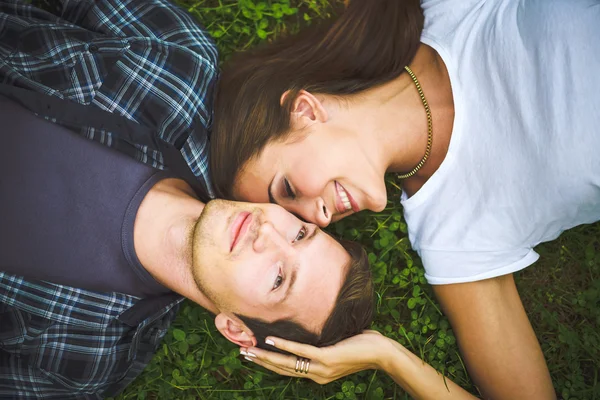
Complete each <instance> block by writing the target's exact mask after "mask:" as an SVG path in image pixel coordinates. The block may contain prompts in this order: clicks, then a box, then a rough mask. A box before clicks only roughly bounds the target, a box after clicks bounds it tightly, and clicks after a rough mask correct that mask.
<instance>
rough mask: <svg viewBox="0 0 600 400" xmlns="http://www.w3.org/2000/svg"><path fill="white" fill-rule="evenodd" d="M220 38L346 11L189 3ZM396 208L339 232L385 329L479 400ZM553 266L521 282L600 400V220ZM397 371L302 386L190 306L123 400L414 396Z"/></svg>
mask: <svg viewBox="0 0 600 400" xmlns="http://www.w3.org/2000/svg"><path fill="white" fill-rule="evenodd" d="M179 3H180V4H181V5H183V6H184V7H186V8H187V9H188V10H190V12H191V13H192V14H193V15H194V16H196V17H197V18H198V19H199V20H200V21H202V22H203V24H204V25H205V26H206V27H207V29H208V30H209V32H211V34H212V35H213V36H214V37H215V39H216V41H217V43H218V46H219V49H220V50H221V55H222V57H227V56H228V55H229V54H231V52H233V51H235V50H236V49H244V48H248V47H249V46H253V45H255V44H256V43H258V42H260V41H261V40H269V38H272V37H274V36H275V35H278V34H280V33H281V32H285V31H292V32H293V31H294V30H296V29H298V27H299V26H300V25H302V24H305V23H311V22H312V21H313V20H315V19H319V18H327V17H328V16H329V15H331V13H332V12H333V10H334V9H336V8H338V7H339V5H340V4H339V3H335V2H329V1H326V0H311V1H299V0H294V1H292V0H270V1H268V0H256V1H252V0H239V1H232V0H180V1H179ZM388 188H389V199H390V201H389V205H388V208H386V210H385V211H384V212H382V213H379V214H373V213H369V212H363V213H360V214H359V215H355V216H353V217H351V218H347V219H345V220H343V221H341V222H339V223H337V224H335V225H334V226H332V228H331V230H332V232H334V233H335V234H337V235H340V236H343V237H345V238H349V239H353V240H358V241H359V242H361V243H362V244H363V245H364V246H365V247H366V248H367V250H368V252H369V253H370V258H371V261H372V266H373V270H374V276H375V282H376V292H377V298H378V303H377V317H376V319H375V322H374V325H373V328H374V329H377V330H379V331H380V332H382V333H384V334H385V335H387V336H389V337H391V338H394V339H395V340H397V341H399V342H400V343H402V344H403V345H404V346H406V347H407V348H408V349H410V350H411V351H413V352H414V353H416V354H418V355H420V356H421V357H422V358H423V359H425V360H426V361H427V362H429V363H431V364H432V365H434V367H436V368H437V369H438V370H440V371H441V372H443V373H444V374H445V375H446V376H448V377H450V378H452V379H453V380H454V381H456V382H457V383H459V384H460V385H462V386H463V387H465V388H467V389H469V390H471V391H473V393H477V392H476V391H475V388H474V387H473V386H472V384H471V382H470V380H469V377H468V374H467V372H466V370H465V368H464V366H463V363H462V360H461V358H460V355H459V353H458V348H457V345H456V340H455V338H454V335H453V333H452V329H451V328H450V326H449V324H448V321H447V319H446V318H445V317H444V316H443V315H442V314H441V313H440V311H439V308H440V307H439V305H438V304H437V302H436V300H435V298H434V297H433V294H432V291H431V288H430V287H429V286H428V285H427V284H426V282H425V279H424V277H423V268H422V265H421V262H420V260H419V258H418V257H417V256H416V254H415V253H414V252H413V251H412V250H411V249H410V244H409V242H408V239H407V237H406V225H405V223H404V221H403V219H402V210H401V208H400V206H399V189H398V187H397V183H396V182H394V181H389V182H388ZM536 250H537V251H538V252H539V253H540V255H541V259H540V261H538V262H537V263H536V264H534V265H533V266H531V267H529V268H527V269H526V270H524V271H522V272H521V273H519V274H517V284H518V287H519V292H520V293H521V296H522V299H523V302H524V304H525V307H526V309H527V311H528V313H529V316H530V319H531V321H532V324H533V326H534V329H535V331H536V333H537V336H538V339H539V340H540V343H541V345H542V348H543V351H544V354H545V356H546V360H547V362H548V366H549V368H550V372H551V375H552V379H553V382H554V384H555V387H556V390H557V393H559V395H560V396H561V397H562V398H564V399H571V400H575V399H578V400H582V399H596V398H598V399H600V384H599V383H598V380H599V378H600V377H599V375H600V373H599V369H600V333H599V331H600V307H599V306H600V279H599V277H600V223H597V224H594V225H590V226H585V227H579V228H576V229H573V230H571V231H569V232H567V233H565V234H563V235H562V236H561V237H560V238H559V239H557V240H555V241H554V242H552V243H547V244H544V245H541V246H539V247H538V248H537V249H536ZM404 398H408V396H407V395H406V394H405V393H403V392H402V390H401V389H399V388H398V387H397V385H395V384H394V382H393V381H392V380H391V379H389V378H388V377H387V376H385V374H383V373H381V372H376V371H363V372H360V373H357V374H354V375H351V376H348V377H345V378H342V379H340V380H339V381H337V382H332V383H330V384H328V385H324V386H320V385H317V384H315V383H313V382H311V381H307V380H300V379H290V378H286V377H281V376H278V375H276V374H273V373H270V372H268V371H265V370H264V369H262V368H260V367H258V366H256V365H252V364H249V363H247V362H242V361H241V359H240V357H239V355H238V349H237V347H236V346H234V345H232V344H231V343H229V342H228V341H227V340H225V339H224V338H223V337H221V335H220V334H219V333H218V332H217V331H216V329H215V328H214V324H213V321H212V318H211V316H210V314H208V313H206V312H205V311H203V310H202V309H201V308H199V307H197V306H195V305H194V304H192V303H190V302H187V303H185V304H184V306H183V307H182V311H181V312H180V314H179V316H178V318H177V320H176V321H175V323H174V325H173V327H172V328H171V330H170V331H169V333H168V334H167V336H166V337H165V339H164V341H163V345H162V348H161V349H160V350H159V351H158V353H157V354H156V356H155V357H154V359H153V360H152V362H151V363H150V365H149V366H148V367H147V368H146V370H145V371H144V373H143V374H142V375H141V376H140V377H139V378H138V379H137V380H136V381H135V382H134V383H133V384H132V385H131V386H130V387H128V388H127V389H126V390H125V392H124V393H123V394H122V395H121V396H119V399H161V400H162V399H190V400H191V399H247V400H250V399H404Z"/></svg>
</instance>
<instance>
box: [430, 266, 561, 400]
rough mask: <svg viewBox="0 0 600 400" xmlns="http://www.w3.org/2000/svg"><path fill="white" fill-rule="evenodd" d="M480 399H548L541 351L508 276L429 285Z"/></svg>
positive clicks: (548, 381)
mask: <svg viewBox="0 0 600 400" xmlns="http://www.w3.org/2000/svg"><path fill="white" fill-rule="evenodd" d="M433 291H434V292H435V294H436V296H437V298H438V300H439V302H440V304H441V305H442V308H443V309H444V313H445V314H446V316H447V317H448V319H449V320H450V323H451V325H452V329H453V331H454V333H455V335H456V337H457V338H458V344H459V346H460V351H461V354H462V356H463V359H464V360H465V362H466V364H467V368H468V369H469V374H470V375H471V378H472V379H473V381H474V382H475V384H476V385H477V387H478V388H479V390H480V391H481V393H482V395H483V397H484V398H489V399H498V400H504V399H506V400H513V399H527V400H552V399H556V394H555V392H554V388H553V386H552V381H551V379H550V373H549V372H548V367H547V366H546V362H545V360H544V354H543V353H542V349H541V348H540V345H539V343H538V341H537V338H536V336H535V333H534V331H533V328H532V327H531V324H530V323H529V319H528V318H527V314H526V313H525V309H524V308H523V304H522V303H521V298H520V297H519V293H518V292H517V288H516V286H515V282H514V279H513V276H512V275H504V276H500V277H497V278H493V279H486V280H483V281H477V282H469V283H458V284H453V285H435V286H433Z"/></svg>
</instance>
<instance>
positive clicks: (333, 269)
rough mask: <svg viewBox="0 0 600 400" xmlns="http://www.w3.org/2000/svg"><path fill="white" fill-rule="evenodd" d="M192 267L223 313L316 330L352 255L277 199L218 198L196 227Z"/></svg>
mask: <svg viewBox="0 0 600 400" xmlns="http://www.w3.org/2000/svg"><path fill="white" fill-rule="evenodd" d="M192 258H193V273H194V278H195V280H196V282H197V283H198V284H199V286H200V287H201V288H202V289H203V291H204V293H205V294H206V295H207V296H208V297H209V298H210V299H211V300H212V301H213V302H214V303H215V304H216V305H217V307H218V308H219V309H220V311H221V312H222V313H236V314H241V315H244V316H247V317H252V318H259V319H261V320H264V321H267V322H273V321H276V320H280V319H290V320H292V321H294V322H296V323H299V324H300V325H302V326H304V327H305V328H306V329H308V330H310V331H312V332H315V333H318V332H320V331H321V328H322V327H323V324H324V322H325V320H326V319H327V317H328V316H329V314H330V312H331V310H332V309H333V306H334V303H335V300H336V298H337V295H338V292H339V290H340V288H341V285H342V280H343V278H344V277H345V271H346V267H347V265H348V264H349V263H350V255H349V254H348V253H347V252H346V250H345V249H344V248H343V247H342V246H341V245H340V244H339V243H338V242H337V241H335V240H334V239H333V238H331V237H330V236H329V235H327V234H326V233H324V232H322V231H321V230H320V229H319V228H317V227H316V226H315V225H313V224H308V223H305V222H302V221H301V220H299V219H298V218H296V217H295V216H293V215H292V214H290V213H289V212H287V211H286V210H285V209H283V208H281V207H279V206H277V205H274V204H252V203H239V202H229V201H223V200H213V201H211V202H209V203H208V204H207V205H206V207H205V208H204V211H203V212H202V215H201V217H200V219H199V221H198V224H197V225H196V228H195V230H194V238H193V257H192Z"/></svg>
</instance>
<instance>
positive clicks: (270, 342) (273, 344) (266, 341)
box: [265, 339, 275, 346]
mask: <svg viewBox="0 0 600 400" xmlns="http://www.w3.org/2000/svg"><path fill="white" fill-rule="evenodd" d="M265 343H266V344H268V345H271V346H275V342H274V341H272V340H271V339H267V340H265Z"/></svg>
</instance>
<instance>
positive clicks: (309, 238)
mask: <svg viewBox="0 0 600 400" xmlns="http://www.w3.org/2000/svg"><path fill="white" fill-rule="evenodd" d="M318 232H321V229H319V227H315V229H313V231H312V233H311V234H310V236H308V237H307V238H306V239H305V243H308V242H310V241H311V240H312V239H314V238H315V237H316V236H317V233H318ZM297 271H298V268H297V267H295V268H294V269H292V273H291V274H290V283H289V284H288V287H287V290H286V292H285V295H284V296H283V298H282V299H281V303H284V302H285V301H286V300H287V298H288V297H289V296H290V293H292V289H293V287H294V283H295V282H296V272H297Z"/></svg>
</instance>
